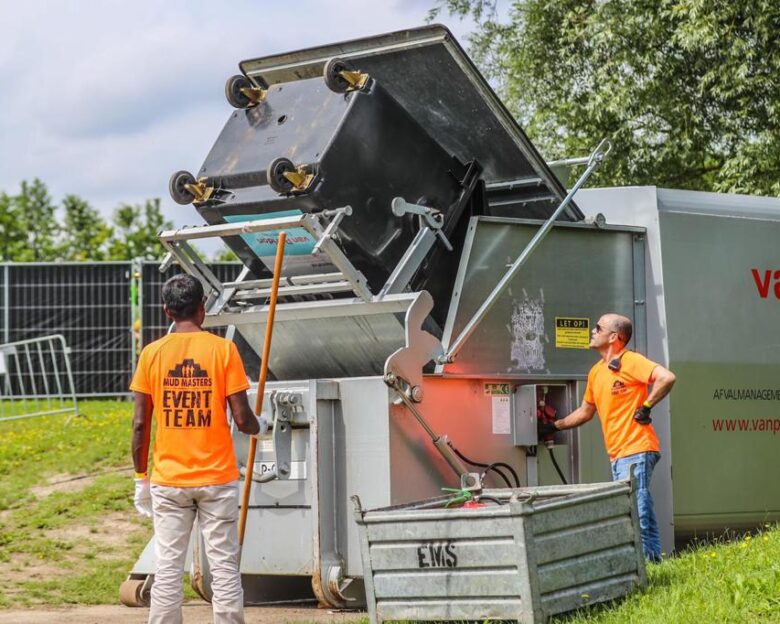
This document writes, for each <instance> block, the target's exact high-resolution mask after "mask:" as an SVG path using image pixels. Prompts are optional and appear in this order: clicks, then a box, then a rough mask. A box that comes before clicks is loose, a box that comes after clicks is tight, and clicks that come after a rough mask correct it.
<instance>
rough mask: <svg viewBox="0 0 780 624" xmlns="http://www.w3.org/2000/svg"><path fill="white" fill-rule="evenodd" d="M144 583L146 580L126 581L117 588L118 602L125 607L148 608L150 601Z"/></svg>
mask: <svg viewBox="0 0 780 624" xmlns="http://www.w3.org/2000/svg"><path fill="white" fill-rule="evenodd" d="M145 583H146V579H127V580H126V581H125V582H124V583H122V584H121V585H120V586H119V601H120V602H121V603H122V604H123V605H125V606H126V607H148V606H149V603H150V602H151V601H150V596H149V592H146V591H144V584H145Z"/></svg>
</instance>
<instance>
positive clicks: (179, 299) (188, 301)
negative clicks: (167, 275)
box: [162, 274, 203, 321]
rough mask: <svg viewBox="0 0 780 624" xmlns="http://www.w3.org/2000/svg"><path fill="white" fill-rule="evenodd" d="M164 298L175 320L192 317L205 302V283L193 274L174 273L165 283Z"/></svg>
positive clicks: (164, 302) (163, 288)
mask: <svg viewBox="0 0 780 624" xmlns="http://www.w3.org/2000/svg"><path fill="white" fill-rule="evenodd" d="M162 300H163V304H164V305H165V307H166V308H167V309H168V312H169V313H170V315H171V316H172V317H173V318H174V319H175V320H177V321H184V320H187V319H190V318H192V317H193V316H195V313H196V312H197V311H198V306H199V305H200V304H201V303H202V302H203V284H201V283H200V281H199V280H197V279H195V278H194V277H192V275H186V274H181V275H174V276H173V277H172V278H171V279H169V280H168V281H167V282H165V284H163V287H162Z"/></svg>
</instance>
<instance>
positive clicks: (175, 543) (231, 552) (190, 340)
mask: <svg viewBox="0 0 780 624" xmlns="http://www.w3.org/2000/svg"><path fill="white" fill-rule="evenodd" d="M162 299H163V309H164V311H165V314H166V315H167V316H168V318H169V319H171V320H172V321H173V323H174V325H175V331H174V332H172V333H170V334H168V335H167V336H165V337H163V338H161V339H160V340H157V341H155V342H153V343H151V344H149V345H147V346H146V347H145V348H144V350H143V351H142V352H141V356H140V358H139V359H138V368H137V369H136V372H135V375H134V377H133V382H132V384H131V385H130V389H131V390H133V391H134V393H135V416H134V418H133V464H134V465H135V471H136V472H135V496H134V498H133V503H134V505H135V508H136V509H137V510H138V512H139V513H141V514H143V515H145V516H150V517H152V518H153V520H154V535H155V556H156V559H157V567H156V570H155V575H154V584H153V585H152V603H151V608H150V609H149V622H150V624H181V622H182V609H181V606H182V599H183V592H182V574H183V572H184V561H185V558H186V555H187V545H188V544H189V537H190V533H191V531H192V526H193V522H194V521H195V518H196V517H197V518H198V524H199V526H200V529H201V532H202V534H203V537H204V539H205V540H206V548H205V552H206V554H207V556H208V558H209V567H210V569H211V574H212V577H213V580H212V583H211V588H212V590H213V592H214V596H213V598H212V607H213V611H214V622H215V624H244V594H243V590H242V588H241V575H240V573H239V569H238V561H239V544H238V526H237V525H238V498H239V497H238V477H239V473H238V466H237V465H236V457H235V454H234V452H233V440H232V438H231V434H230V426H229V424H228V420H227V412H226V407H227V404H229V405H230V411H231V412H232V414H233V420H234V421H235V423H236V426H237V427H238V429H239V430H240V431H242V432H243V433H246V434H249V435H252V434H257V433H258V431H259V430H260V424H259V422H258V419H257V417H256V416H255V414H254V413H253V412H252V408H251V407H250V406H249V401H248V399H247V395H246V390H247V388H248V387H249V383H248V381H247V378H246V373H245V372H244V365H243V363H242V362H241V358H240V356H239V354H238V349H237V348H236V345H235V344H234V343H233V342H230V341H228V340H225V339H224V338H220V337H218V336H215V335H213V334H210V333H208V332H205V331H203V330H202V329H201V326H202V325H203V320H204V318H205V316H206V311H205V309H204V305H203V301H204V297H203V286H202V285H201V283H200V282H199V281H198V280H196V279H195V278H194V277H191V276H190V275H177V276H175V277H172V278H171V279H169V280H168V281H167V282H165V285H164V286H163V289H162ZM152 413H154V415H155V419H156V429H155V442H154V473H153V475H152V478H151V480H150V479H149V474H148V472H147V470H148V457H149V441H150V437H151V429H152Z"/></svg>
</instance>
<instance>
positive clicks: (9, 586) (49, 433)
mask: <svg viewBox="0 0 780 624" xmlns="http://www.w3.org/2000/svg"><path fill="white" fill-rule="evenodd" d="M80 411H81V412H82V413H83V414H84V415H85V416H86V418H77V419H75V420H73V421H72V422H71V423H70V425H68V426H67V427H66V426H64V422H65V420H66V418H67V416H46V417H41V418H33V419H29V420H19V421H13V422H6V423H0V474H2V475H3V476H2V480H0V576H1V577H2V580H3V582H2V583H0V607H23V606H36V605H44V604H46V605H61V604H112V603H114V604H115V603H116V602H117V601H118V598H117V591H118V587H119V584H120V583H121V582H122V581H123V580H124V578H125V576H126V574H127V572H128V571H129V570H130V568H131V567H132V565H133V563H134V562H135V560H136V558H137V556H138V555H139V554H140V552H141V550H142V549H143V547H144V545H145V544H146V542H147V540H148V539H149V537H150V536H151V533H152V527H151V523H150V522H149V521H147V520H144V519H142V518H140V517H139V516H138V515H137V514H136V512H135V510H134V509H133V506H132V491H133V482H132V465H131V461H130V420H131V404H130V403H121V402H109V401H94V402H88V401H85V402H82V403H80ZM649 578H650V583H649V586H648V588H647V589H646V590H644V591H642V592H641V593H636V594H634V595H632V596H630V597H628V598H627V599H625V600H623V601H619V602H617V603H614V604H610V605H607V606H601V607H599V606H597V607H593V608H590V609H586V610H584V611H581V612H578V613H574V614H570V615H568V616H563V617H560V618H556V620H555V621H556V622H561V623H563V622H565V623H567V624H586V623H587V624H595V623H601V624H618V623H621V624H623V623H631V622H636V623H637V624H662V623H663V624H669V623H677V622H680V623H683V622H684V623H689V622H690V623H697V624H699V623H701V624H709V623H721V622H734V623H737V622H740V623H741V622H746V623H753V622H759V623H764V622H777V623H778V624H780V530H779V529H778V528H777V527H776V526H766V527H764V528H763V530H762V532H760V533H758V534H756V535H753V536H748V537H745V538H743V539H740V540H736V541H731V542H727V541H725V540H724V541H722V542H721V543H719V544H716V545H707V546H701V547H699V548H696V549H693V550H691V551H689V552H685V553H682V554H680V555H679V556H676V557H673V558H671V559H669V560H667V561H664V562H663V563H661V564H660V565H653V566H650V567H649ZM188 595H189V596H194V594H192V592H191V590H188ZM367 621H368V620H365V622H367Z"/></svg>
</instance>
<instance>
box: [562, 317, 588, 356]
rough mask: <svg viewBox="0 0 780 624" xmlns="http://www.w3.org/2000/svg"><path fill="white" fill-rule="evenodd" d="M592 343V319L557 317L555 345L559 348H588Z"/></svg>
mask: <svg viewBox="0 0 780 624" xmlns="http://www.w3.org/2000/svg"><path fill="white" fill-rule="evenodd" d="M589 344H590V320H589V319H586V318H573V317H567V316H556V317H555V346H556V347H558V348H559V349H587V348H588V345H589Z"/></svg>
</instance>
